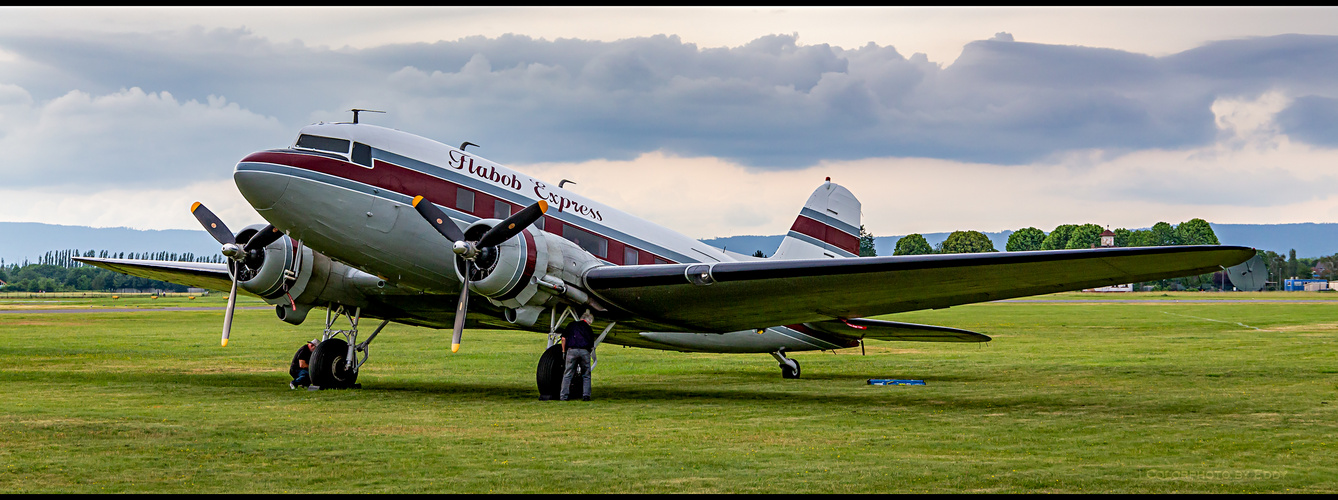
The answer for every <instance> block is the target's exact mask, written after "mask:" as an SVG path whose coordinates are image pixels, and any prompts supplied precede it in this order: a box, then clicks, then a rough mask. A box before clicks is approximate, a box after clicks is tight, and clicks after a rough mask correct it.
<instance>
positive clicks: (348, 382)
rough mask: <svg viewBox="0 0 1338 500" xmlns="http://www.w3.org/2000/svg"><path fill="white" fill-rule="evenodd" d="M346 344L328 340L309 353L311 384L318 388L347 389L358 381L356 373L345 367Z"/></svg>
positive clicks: (338, 340)
mask: <svg viewBox="0 0 1338 500" xmlns="http://www.w3.org/2000/svg"><path fill="white" fill-rule="evenodd" d="M347 356H348V342H344V341H343V340H342V339H329V340H326V341H324V342H321V343H320V344H318V345H317V346H316V350H315V351H313V352H312V353H311V364H310V366H311V384H312V385H316V386H320V387H349V386H352V385H353V383H354V382H356V381H357V380H358V372H357V371H355V370H351V369H349V368H347V367H346V364H347V361H346V358H347Z"/></svg>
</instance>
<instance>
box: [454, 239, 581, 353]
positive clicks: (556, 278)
mask: <svg viewBox="0 0 1338 500" xmlns="http://www.w3.org/2000/svg"><path fill="white" fill-rule="evenodd" d="M498 222H501V221H500V220H498V219H483V220H480V221H478V222H475V223H473V224H471V225H470V226H469V227H468V228H466V229H465V237H466V239H470V238H473V239H477V238H478V237H479V236H481V235H482V234H483V233H484V232H486V231H487V230H488V229H490V228H492V226H493V225H495V224H497V223H498ZM475 264H476V265H477V268H476V269H475V272H474V275H473V276H471V277H470V283H469V288H470V290H472V291H474V292H475V293H478V294H479V295H482V296H484V297H486V298H487V299H488V301H489V302H492V303H493V304H495V305H497V306H501V307H503V308H505V315H506V320H507V321H510V322H511V323H513V324H517V325H520V326H527V327H528V326H533V325H534V324H535V322H536V321H537V320H538V318H539V316H540V314H541V313H543V312H544V311H545V310H546V309H547V308H549V307H554V306H557V305H559V304H563V303H566V304H570V305H576V306H585V305H589V304H590V297H589V295H588V294H587V293H585V291H584V290H581V288H580V287H579V286H577V285H576V284H577V283H580V282H581V276H582V275H584V273H585V272H586V271H588V270H589V269H591V268H593V267H598V266H602V265H607V264H606V263H605V262H603V261H601V260H599V259H598V258H596V257H595V256H593V255H590V253H589V252H586V251H585V250H584V249H582V248H581V247H580V246H578V245H577V244H576V243H573V242H571V241H568V240H567V239H564V238H562V237H560V236H557V235H554V234H552V233H549V232H546V231H543V230H539V229H535V228H534V227H530V228H529V229H526V230H524V231H521V233H520V234H518V235H516V236H515V237H512V238H511V239H509V240H506V241H504V242H502V243H501V244H498V245H497V246H495V247H491V248H490V249H488V250H487V252H486V253H485V254H481V255H479V257H478V258H477V259H476V260H475ZM464 271H465V265H464V260H463V259H456V266H455V272H456V275H457V277H459V278H461V279H463V278H464Z"/></svg>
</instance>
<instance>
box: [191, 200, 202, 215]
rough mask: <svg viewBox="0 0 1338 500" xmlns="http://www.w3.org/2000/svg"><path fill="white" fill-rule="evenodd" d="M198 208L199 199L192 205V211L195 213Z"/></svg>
mask: <svg viewBox="0 0 1338 500" xmlns="http://www.w3.org/2000/svg"><path fill="white" fill-rule="evenodd" d="M197 208H200V202H198V201H197V202H195V203H192V204H191V205H190V213H195V209H197Z"/></svg>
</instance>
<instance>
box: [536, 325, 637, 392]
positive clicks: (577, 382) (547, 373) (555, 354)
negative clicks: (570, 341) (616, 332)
mask: <svg viewBox="0 0 1338 500" xmlns="http://www.w3.org/2000/svg"><path fill="white" fill-rule="evenodd" d="M568 314H570V315H571V318H572V321H577V320H576V311H574V310H573V309H572V308H571V307H567V308H566V309H565V310H563V311H562V316H561V317H558V316H557V310H556V309H555V310H554V311H553V313H552V314H551V315H550V318H549V323H548V349H545V350H544V354H543V355H542V356H539V366H537V367H536V368H535V370H534V372H535V373H534V380H535V382H536V383H538V385H539V400H540V401H556V400H557V399H558V398H559V397H560V396H561V395H562V376H563V375H564V373H563V372H564V371H566V369H567V359H566V357H565V356H564V355H563V353H562V344H559V343H558V339H559V338H561V337H562V336H561V335H560V334H559V333H558V327H559V326H561V325H562V322H563V321H564V320H566V319H567V315H568ZM615 324H617V322H609V324H608V326H606V327H604V331H603V332H601V333H600V334H599V337H598V338H596V339H595V345H594V347H591V348H590V371H591V372H594V370H595V366H596V365H598V364H599V358H598V357H596V354H595V349H596V348H598V347H599V344H600V343H601V342H603V341H604V337H606V336H608V334H609V330H612V329H613V325H615ZM583 376H584V371H582V369H581V366H580V365H577V366H576V373H575V374H573V376H572V377H571V386H570V389H568V394H581V393H583V392H584V391H585V389H584V387H583V385H584V384H583V382H582V377H583Z"/></svg>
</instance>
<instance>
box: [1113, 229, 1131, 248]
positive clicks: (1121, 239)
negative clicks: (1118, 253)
mask: <svg viewBox="0 0 1338 500" xmlns="http://www.w3.org/2000/svg"><path fill="white" fill-rule="evenodd" d="M1111 232H1112V233H1115V246H1117V247H1132V246H1137V245H1134V244H1133V241H1132V240H1133V237H1134V232H1133V231H1130V230H1128V229H1125V228H1119V229H1116V230H1114V231H1111Z"/></svg>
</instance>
